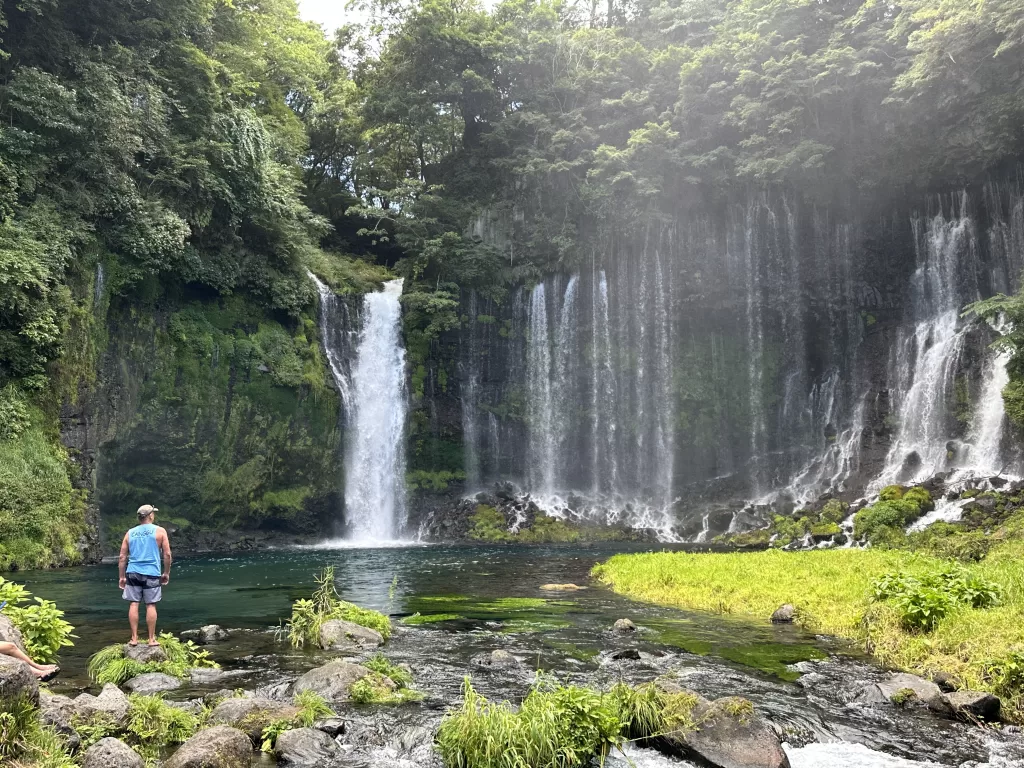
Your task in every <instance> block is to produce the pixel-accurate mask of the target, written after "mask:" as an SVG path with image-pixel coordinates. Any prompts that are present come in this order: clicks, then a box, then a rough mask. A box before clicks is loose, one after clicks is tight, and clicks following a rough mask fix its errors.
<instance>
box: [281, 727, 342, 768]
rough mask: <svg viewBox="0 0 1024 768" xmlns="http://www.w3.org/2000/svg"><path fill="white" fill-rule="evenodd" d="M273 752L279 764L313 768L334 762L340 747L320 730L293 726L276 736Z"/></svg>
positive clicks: (339, 754)
mask: <svg viewBox="0 0 1024 768" xmlns="http://www.w3.org/2000/svg"><path fill="white" fill-rule="evenodd" d="M274 753H275V754H276V755H277V759H278V761H279V762H280V764H281V765H287V766H294V768H314V766H326V765H332V764H334V763H336V762H337V760H338V759H339V758H340V757H341V747H339V746H338V744H337V742H335V740H334V739H332V738H331V737H330V736H328V735H327V734H326V733H324V732H323V731H321V730H318V729H316V728H294V729H292V730H290V731H285V732H284V733H282V734H281V735H280V736H278V737H277V742H276V743H275V744H274Z"/></svg>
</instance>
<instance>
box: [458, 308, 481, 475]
mask: <svg viewBox="0 0 1024 768" xmlns="http://www.w3.org/2000/svg"><path fill="white" fill-rule="evenodd" d="M477 315H478V309H477V298H476V291H474V290H471V291H470V293H469V316H470V317H471V318H472V322H474V323H475V322H476V318H477ZM463 344H464V348H465V349H464V353H463V356H462V358H463V359H462V360H461V361H460V363H459V368H460V373H461V380H462V397H461V398H460V406H461V410H462V450H463V456H464V462H463V465H464V468H465V472H466V488H467V489H468V490H470V491H476V490H477V489H479V488H480V443H481V434H480V421H479V413H478V411H479V401H480V393H479V390H480V370H479V368H478V365H477V361H478V359H479V357H480V344H479V338H478V335H477V333H476V332H475V328H472V327H471V328H470V331H469V333H467V334H466V335H465V336H464V338H463Z"/></svg>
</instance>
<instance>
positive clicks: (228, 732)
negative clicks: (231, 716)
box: [162, 725, 252, 768]
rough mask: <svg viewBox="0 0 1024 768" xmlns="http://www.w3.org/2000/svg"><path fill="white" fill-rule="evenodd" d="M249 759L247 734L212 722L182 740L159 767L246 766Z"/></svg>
mask: <svg viewBox="0 0 1024 768" xmlns="http://www.w3.org/2000/svg"><path fill="white" fill-rule="evenodd" d="M251 761H252V742H251V741H250V740H249V737H248V736H246V735H245V734H244V733H242V732H241V731H239V730H238V729H237V728H231V727H229V726H227V725H215V726H214V727H213V728H207V729H205V730H202V731H199V733H197V734H196V735H195V736H193V737H192V738H191V739H189V740H188V741H186V742H185V743H184V744H182V745H181V746H180V747H179V748H178V751H177V752H175V753H174V754H173V755H171V757H170V759H169V760H166V761H164V763H163V767H162V768H249V764H250V763H251Z"/></svg>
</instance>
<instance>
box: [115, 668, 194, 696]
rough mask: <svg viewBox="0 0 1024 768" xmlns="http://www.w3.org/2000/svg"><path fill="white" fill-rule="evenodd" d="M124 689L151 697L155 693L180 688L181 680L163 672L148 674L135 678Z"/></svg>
mask: <svg viewBox="0 0 1024 768" xmlns="http://www.w3.org/2000/svg"><path fill="white" fill-rule="evenodd" d="M124 687H125V688H127V689H128V690H129V691H131V692H132V693H138V694H141V695H142V696H151V695H153V694H154V693H163V692H164V691H173V690H174V689H175V688H180V687H181V680H179V679H178V678H176V677H173V676H171V675H165V674H164V673H163V672H146V673H145V674H142V675H139V676H138V677H133V678H132V679H131V680H129V681H128V682H126V683H125V684H124Z"/></svg>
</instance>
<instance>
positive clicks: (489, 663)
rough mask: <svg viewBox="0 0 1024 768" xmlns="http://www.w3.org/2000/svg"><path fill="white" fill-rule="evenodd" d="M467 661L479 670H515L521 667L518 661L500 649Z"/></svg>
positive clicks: (477, 655)
mask: <svg viewBox="0 0 1024 768" xmlns="http://www.w3.org/2000/svg"><path fill="white" fill-rule="evenodd" d="M469 661H470V663H471V664H472V665H473V666H474V667H479V668H481V669H517V668H518V667H520V666H521V664H520V662H519V659H517V658H516V657H515V656H513V655H512V654H511V653H509V652H508V651H506V650H502V649H501V648H497V649H495V650H493V651H491V652H490V653H478V654H476V655H475V656H473V658H471V659H470V660H469Z"/></svg>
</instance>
